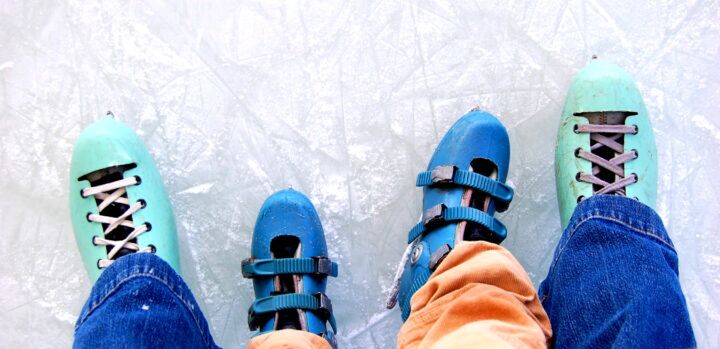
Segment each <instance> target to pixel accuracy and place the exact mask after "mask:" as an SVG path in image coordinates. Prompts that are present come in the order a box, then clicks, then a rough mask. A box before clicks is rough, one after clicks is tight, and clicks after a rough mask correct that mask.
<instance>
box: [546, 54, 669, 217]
mask: <svg viewBox="0 0 720 349" xmlns="http://www.w3.org/2000/svg"><path fill="white" fill-rule="evenodd" d="M555 179H556V181H557V196H558V203H559V205H560V218H561V221H562V228H563V229H565V227H566V226H567V224H568V222H569V221H570V217H571V216H572V214H573V211H574V210H575V207H576V206H577V204H578V203H579V202H580V201H582V200H583V199H586V198H588V197H590V196H592V195H600V194H610V195H625V196H628V197H630V198H635V199H637V200H638V201H640V202H642V203H644V204H646V205H648V206H650V207H652V208H655V198H656V195H657V154H656V150H655V138H654V136H653V130H652V126H651V125H650V120H649V119H648V114H647V110H646V109H645V104H644V103H643V100H642V97H641V96H640V92H639V91H638V89H637V87H636V86H635V82H634V81H633V79H632V78H631V77H630V75H628V73H627V72H625V71H624V70H623V69H621V68H620V67H618V66H616V65H613V64H610V63H606V62H603V61H601V60H597V59H594V60H593V61H592V62H591V63H590V64H588V65H587V67H585V68H583V69H582V70H581V71H580V72H579V73H578V74H577V75H576V76H575V79H574V80H573V82H572V85H571V86H570V91H569V92H568V95H567V97H566V99H565V107H564V109H563V112H562V119H561V121H560V129H559V130H558V138H557V148H556V150H555Z"/></svg>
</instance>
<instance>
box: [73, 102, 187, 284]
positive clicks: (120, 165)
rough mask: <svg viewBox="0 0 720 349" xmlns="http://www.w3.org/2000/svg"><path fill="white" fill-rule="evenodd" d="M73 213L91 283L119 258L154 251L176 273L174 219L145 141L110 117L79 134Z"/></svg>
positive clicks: (76, 150)
mask: <svg viewBox="0 0 720 349" xmlns="http://www.w3.org/2000/svg"><path fill="white" fill-rule="evenodd" d="M69 196H70V215H71V218H72V223H73V229H74V231H75V239H76V241H77V245H78V249H79V250H80V255H81V256H82V259H83V262H84V264H85V269H86V270H87V272H88V275H89V276H90V279H92V280H93V281H95V280H97V278H98V277H99V276H100V274H101V273H102V271H103V269H105V268H107V267H108V266H110V265H111V264H112V263H113V261H115V260H117V259H118V258H120V257H122V256H125V255H128V254H131V253H136V252H150V253H155V254H156V255H158V256H159V257H160V258H162V259H163V260H164V261H166V262H167V263H168V264H170V265H171V266H172V267H173V268H174V269H175V270H176V271H177V272H178V273H179V272H180V268H179V267H180V263H179V259H178V247H177V237H176V231H175V218H174V216H173V212H172V206H171V205H170V200H169V199H168V195H167V193H166V192H165V188H164V187H163V182H162V178H160V174H159V173H158V171H157V168H156V167H155V163H154V162H153V159H152V157H151V156H150V154H149V153H148V151H147V150H146V149H145V146H144V145H143V143H142V141H141V140H140V139H139V138H138V137H137V135H135V133H134V132H133V131H132V130H131V129H130V128H128V127H127V126H125V124H123V123H121V122H119V121H117V120H115V119H114V118H113V117H111V116H106V117H104V118H102V119H100V120H98V121H96V122H95V123H93V124H92V125H90V126H88V127H87V128H85V130H83V132H82V133H81V134H80V136H79V137H78V139H77V141H76V142H75V147H74V149H73V157H72V164H71V166H70V194H69Z"/></svg>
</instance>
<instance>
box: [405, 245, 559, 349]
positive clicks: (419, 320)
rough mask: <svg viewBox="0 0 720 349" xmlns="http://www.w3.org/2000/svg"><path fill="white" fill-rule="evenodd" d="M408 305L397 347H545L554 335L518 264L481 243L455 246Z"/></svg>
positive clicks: (502, 251)
mask: <svg viewBox="0 0 720 349" xmlns="http://www.w3.org/2000/svg"><path fill="white" fill-rule="evenodd" d="M411 304H412V312H411V313H410V317H409V318H408V319H407V321H406V322H405V324H403V327H402V328H401V329H400V334H399V335H398V347H400V348H462V347H463V346H464V347H467V348H472V347H475V346H477V344H478V343H483V344H484V345H485V346H486V347H525V348H544V347H545V346H546V345H547V341H548V339H549V338H550V336H551V333H552V332H551V330H550V321H549V320H548V317H547V315H546V314H545V311H544V310H543V308H542V305H541V304H540V301H539V300H538V297H537V293H536V292H535V288H534V287H533V285H532V282H531V281H530V279H529V278H528V276H527V273H526V272H525V270H524V269H523V268H522V266H521V265H520V263H519V262H518V261H517V260H516V259H515V258H514V257H513V256H512V255H511V254H510V252H508V250H506V249H505V248H503V247H501V246H498V245H495V244H492V243H488V242H484V241H478V242H466V243H462V244H460V245H458V246H457V248H455V249H454V250H453V251H452V252H451V253H450V254H449V255H448V256H447V257H446V259H445V261H443V263H442V264H441V265H440V266H439V267H438V269H437V270H436V271H435V273H433V275H432V277H430V279H429V280H428V282H427V283H426V284H425V285H424V286H423V287H422V288H421V289H420V290H419V291H418V292H417V293H416V294H415V296H413V297H412V301H411Z"/></svg>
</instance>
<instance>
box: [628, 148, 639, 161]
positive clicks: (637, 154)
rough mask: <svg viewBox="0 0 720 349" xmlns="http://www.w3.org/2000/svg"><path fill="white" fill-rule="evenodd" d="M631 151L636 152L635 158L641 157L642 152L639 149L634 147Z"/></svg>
mask: <svg viewBox="0 0 720 349" xmlns="http://www.w3.org/2000/svg"><path fill="white" fill-rule="evenodd" d="M630 151H631V152H633V153H635V158H636V159H637V158H639V157H640V153H638V151H637V149H632V150H630Z"/></svg>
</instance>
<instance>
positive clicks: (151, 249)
mask: <svg viewBox="0 0 720 349" xmlns="http://www.w3.org/2000/svg"><path fill="white" fill-rule="evenodd" d="M148 247H150V253H152V254H155V252H157V247H155V245H153V244H150V245H148Z"/></svg>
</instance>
